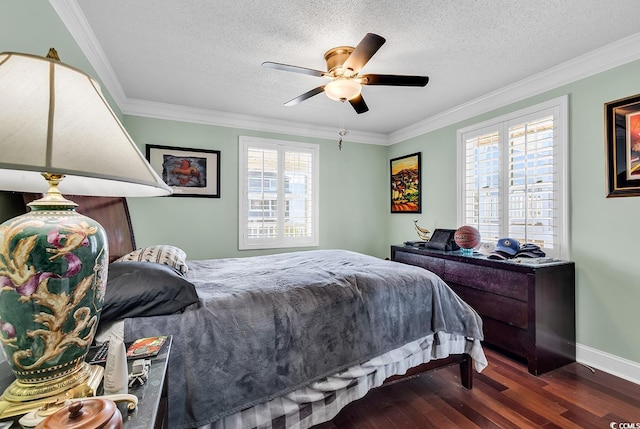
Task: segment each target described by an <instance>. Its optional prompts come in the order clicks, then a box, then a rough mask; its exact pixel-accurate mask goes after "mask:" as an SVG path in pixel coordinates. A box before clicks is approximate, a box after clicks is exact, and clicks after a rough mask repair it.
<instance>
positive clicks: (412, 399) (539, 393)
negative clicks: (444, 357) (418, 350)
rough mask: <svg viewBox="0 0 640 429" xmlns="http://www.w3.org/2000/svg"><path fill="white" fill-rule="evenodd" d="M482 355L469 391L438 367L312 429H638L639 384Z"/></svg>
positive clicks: (577, 368)
mask: <svg viewBox="0 0 640 429" xmlns="http://www.w3.org/2000/svg"><path fill="white" fill-rule="evenodd" d="M485 353H486V355H487V359H488V360H489V366H488V367H487V368H486V369H485V370H484V371H483V372H482V373H481V374H478V373H476V372H474V385H473V389H472V390H466V389H464V388H463V387H462V386H461V385H460V374H459V371H458V367H457V366H453V367H449V368H443V369H439V370H436V371H434V372H431V373H427V374H423V375H421V376H419V377H417V378H412V379H407V380H402V381H400V382H397V383H394V384H390V385H386V386H383V387H381V388H378V389H375V390H372V391H370V392H369V394H368V395H367V396H365V397H364V398H363V399H361V400H359V401H356V402H354V403H352V404H349V405H348V406H347V407H345V408H344V409H343V410H342V411H341V412H340V414H338V415H337V416H336V417H335V418H334V419H333V421H331V422H327V423H323V424H321V425H317V426H314V429H346V428H357V429H409V428H483V429H484V428H508V429H512V428H562V429H567V428H593V429H606V428H609V427H615V428H620V425H615V426H613V425H611V423H612V422H616V423H633V425H630V426H627V428H635V427H640V385H638V384H634V383H631V382H629V381H626V380H622V379H620V378H617V377H614V376H612V375H610V374H607V373H604V372H601V371H598V370H596V371H595V373H592V372H591V370H590V369H588V368H586V367H584V366H582V365H579V364H577V363H573V364H570V365H567V366H565V367H562V368H560V369H557V370H554V371H551V372H548V373H546V374H543V375H542V376H540V377H535V376H533V375H531V374H529V373H528V372H527V369H526V366H525V365H524V364H523V363H520V362H518V361H515V360H512V359H510V358H508V357H505V356H503V355H501V354H498V353H497V352H495V351H493V350H491V349H488V348H485ZM636 424H638V426H636ZM623 427H624V425H623Z"/></svg>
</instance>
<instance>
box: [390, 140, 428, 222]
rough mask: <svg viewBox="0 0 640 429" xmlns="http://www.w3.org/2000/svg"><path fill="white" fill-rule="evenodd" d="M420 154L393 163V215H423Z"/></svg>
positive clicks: (397, 159) (395, 160) (395, 159)
mask: <svg viewBox="0 0 640 429" xmlns="http://www.w3.org/2000/svg"><path fill="white" fill-rule="evenodd" d="M420 154H421V153H420V152H417V153H412V154H411V155H407V156H402V157H400V158H394V159H392V160H391V161H390V162H391V166H390V167H391V169H390V171H391V213H422V195H421V191H420V180H421V174H420V173H421V169H420Z"/></svg>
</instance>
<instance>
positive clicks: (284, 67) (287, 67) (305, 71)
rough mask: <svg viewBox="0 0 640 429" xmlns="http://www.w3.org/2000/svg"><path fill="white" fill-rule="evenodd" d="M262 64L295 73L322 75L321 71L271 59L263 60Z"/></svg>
mask: <svg viewBox="0 0 640 429" xmlns="http://www.w3.org/2000/svg"><path fill="white" fill-rule="evenodd" d="M262 65H263V66H264V67H267V68H270V69H276V70H284V71H289V72H295V73H303V74H308V75H311V76H318V77H322V76H324V72H323V71H320V70H314V69H308V68H306V67H298V66H291V65H289V64H280V63H273V62H271V61H265V62H264V63H262Z"/></svg>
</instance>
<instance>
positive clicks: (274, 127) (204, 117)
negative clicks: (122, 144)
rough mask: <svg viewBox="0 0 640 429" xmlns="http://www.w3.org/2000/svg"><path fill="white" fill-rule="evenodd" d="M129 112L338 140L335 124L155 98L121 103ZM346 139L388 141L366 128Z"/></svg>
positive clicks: (384, 142)
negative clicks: (219, 109)
mask: <svg viewBox="0 0 640 429" xmlns="http://www.w3.org/2000/svg"><path fill="white" fill-rule="evenodd" d="M120 107H121V109H122V112H123V113H125V114H127V115H133V116H142V117H148V118H154V119H166V120H169V121H182V122H193V123H197V124H205V125H216V126H220V127H230V128H242V129H247V130H253V131H261V132H269V133H280V134H294V135H297V136H303V137H314V138H322V139H329V140H336V141H337V140H338V138H339V136H338V130H337V129H336V128H333V127H321V126H317V125H310V124H305V123H302V122H290V121H282V120H278V119H270V118H262V117H258V116H249V115H239V114H235V113H229V112H220V111H215V110H209V109H196V108H192V107H184V106H177V105H172V104H164V103H156V102H153V101H145V100H136V99H131V98H129V99H127V101H126V102H125V103H124V104H123V105H122V106H120ZM345 142H354V143H366V144H376V145H387V143H388V142H387V136H386V135H385V134H378V133H368V132H366V131H356V130H349V134H347V138H346V139H345Z"/></svg>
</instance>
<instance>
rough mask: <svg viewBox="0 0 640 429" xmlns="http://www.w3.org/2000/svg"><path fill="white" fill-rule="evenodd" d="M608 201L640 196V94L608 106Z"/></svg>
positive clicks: (606, 113) (606, 107)
mask: <svg viewBox="0 0 640 429" xmlns="http://www.w3.org/2000/svg"><path fill="white" fill-rule="evenodd" d="M605 123H606V133H607V134H606V146H607V191H608V193H607V197H627V196H638V195H640V94H638V95H634V96H633V97H628V98H624V99H621V100H616V101H612V102H610V103H606V104H605Z"/></svg>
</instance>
